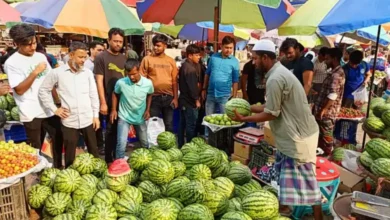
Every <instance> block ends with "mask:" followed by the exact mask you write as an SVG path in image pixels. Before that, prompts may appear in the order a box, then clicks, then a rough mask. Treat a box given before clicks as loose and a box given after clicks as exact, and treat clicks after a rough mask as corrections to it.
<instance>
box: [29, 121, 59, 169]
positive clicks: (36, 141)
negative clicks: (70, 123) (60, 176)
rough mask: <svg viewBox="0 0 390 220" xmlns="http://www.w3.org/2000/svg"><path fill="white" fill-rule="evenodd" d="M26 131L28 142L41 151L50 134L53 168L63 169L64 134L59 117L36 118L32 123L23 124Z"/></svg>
mask: <svg viewBox="0 0 390 220" xmlns="http://www.w3.org/2000/svg"><path fill="white" fill-rule="evenodd" d="M23 125H24V128H25V130H26V135H27V142H28V143H29V144H31V146H32V147H34V148H36V149H39V150H41V147H42V143H43V142H44V140H45V134H46V132H47V133H48V134H49V136H50V138H51V140H52V144H51V148H52V149H51V151H52V154H53V166H54V167H55V168H61V167H62V141H63V139H62V133H61V119H60V118H59V117H57V116H52V117H49V118H34V119H33V120H32V121H30V122H23Z"/></svg>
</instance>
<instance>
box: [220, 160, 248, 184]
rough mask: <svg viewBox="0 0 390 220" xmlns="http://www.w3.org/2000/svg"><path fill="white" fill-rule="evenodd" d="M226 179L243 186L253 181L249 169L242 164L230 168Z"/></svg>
mask: <svg viewBox="0 0 390 220" xmlns="http://www.w3.org/2000/svg"><path fill="white" fill-rule="evenodd" d="M226 177H227V178H229V179H230V180H231V181H233V183H235V184H238V185H243V184H245V183H248V182H249V181H250V180H251V179H252V172H251V170H250V169H249V167H247V166H245V165H242V164H240V165H236V166H232V167H230V169H229V172H228V173H227V175H226Z"/></svg>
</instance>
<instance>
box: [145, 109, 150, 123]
mask: <svg viewBox="0 0 390 220" xmlns="http://www.w3.org/2000/svg"><path fill="white" fill-rule="evenodd" d="M149 118H150V112H149V111H145V113H144V119H145V121H147V120H149Z"/></svg>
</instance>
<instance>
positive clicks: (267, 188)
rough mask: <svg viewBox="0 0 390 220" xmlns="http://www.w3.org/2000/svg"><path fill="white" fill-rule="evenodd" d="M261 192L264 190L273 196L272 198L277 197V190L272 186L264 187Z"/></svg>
mask: <svg viewBox="0 0 390 220" xmlns="http://www.w3.org/2000/svg"><path fill="white" fill-rule="evenodd" d="M263 190H266V191H268V192H270V193H272V194H274V196H276V197H278V190H277V189H276V188H274V187H272V186H269V185H266V186H264V187H263Z"/></svg>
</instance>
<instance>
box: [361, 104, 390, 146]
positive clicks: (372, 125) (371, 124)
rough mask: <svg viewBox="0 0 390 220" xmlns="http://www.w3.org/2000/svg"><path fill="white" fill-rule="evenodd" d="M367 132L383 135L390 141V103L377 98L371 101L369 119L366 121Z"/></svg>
mask: <svg viewBox="0 0 390 220" xmlns="http://www.w3.org/2000/svg"><path fill="white" fill-rule="evenodd" d="M364 126H365V128H366V129H367V130H369V131H371V132H374V133H379V134H382V135H383V136H384V137H386V138H387V139H388V140H390V103H389V102H386V101H385V100H384V99H383V98H381V97H377V98H373V99H372V100H371V105H370V114H369V118H367V119H366V120H365V121H364Z"/></svg>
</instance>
